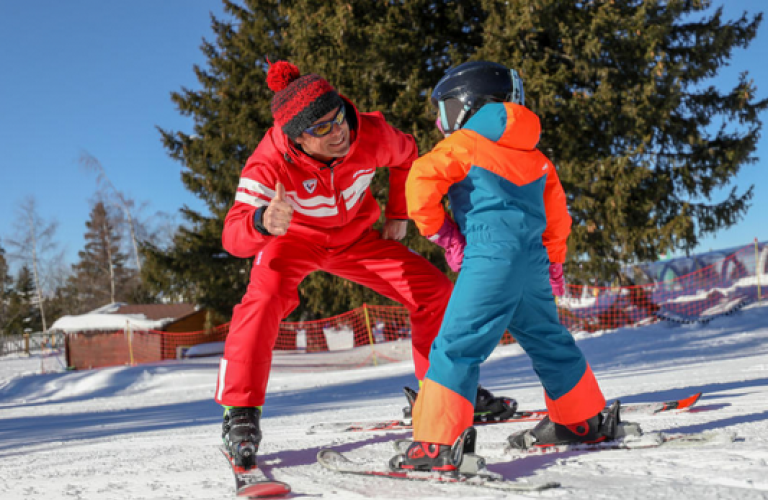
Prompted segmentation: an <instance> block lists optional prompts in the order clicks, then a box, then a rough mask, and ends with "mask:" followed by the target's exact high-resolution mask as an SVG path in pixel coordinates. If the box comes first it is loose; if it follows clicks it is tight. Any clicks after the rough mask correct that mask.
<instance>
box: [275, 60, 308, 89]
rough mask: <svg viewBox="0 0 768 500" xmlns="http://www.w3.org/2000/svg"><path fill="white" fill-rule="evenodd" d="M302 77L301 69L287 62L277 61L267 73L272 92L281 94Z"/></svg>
mask: <svg viewBox="0 0 768 500" xmlns="http://www.w3.org/2000/svg"><path fill="white" fill-rule="evenodd" d="M300 76H301V72H300V71H299V68H297V67H296V66H294V65H293V64H291V63H289V62H287V61H277V62H276V63H275V64H272V65H270V67H269V71H268V72H267V86H268V87H269V88H270V89H271V90H272V92H280V91H281V90H283V89H284V88H285V87H287V86H288V85H290V84H291V82H292V81H294V80H296V79H297V78H299V77H300Z"/></svg>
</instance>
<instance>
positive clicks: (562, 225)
mask: <svg viewBox="0 0 768 500" xmlns="http://www.w3.org/2000/svg"><path fill="white" fill-rule="evenodd" d="M544 209H545V211H546V213H547V228H546V229H545V230H544V234H543V235H542V243H544V246H545V247H547V254H548V255H549V261H550V262H560V263H563V262H565V254H566V253H567V251H568V235H570V234H571V215H570V214H569V213H568V204H567V200H566V198H565V191H563V186H562V184H560V177H558V175H557V171H556V170H555V167H554V165H552V164H551V163H550V168H549V172H548V173H547V182H546V185H545V186H544Z"/></svg>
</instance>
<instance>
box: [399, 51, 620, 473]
mask: <svg viewBox="0 0 768 500" xmlns="http://www.w3.org/2000/svg"><path fill="white" fill-rule="evenodd" d="M432 104H433V105H434V106H435V107H436V108H437V110H438V119H437V126H438V128H439V129H440V131H441V132H442V133H443V135H445V137H446V138H445V139H444V140H443V141H441V142H440V143H439V144H438V145H437V146H436V147H435V148H434V149H433V150H432V151H431V152H430V153H428V154H426V155H425V156H423V157H422V158H419V159H418V160H416V161H415V162H414V163H413V166H412V168H411V171H410V173H409V175H408V180H407V181H406V199H407V203H408V215H409V217H410V218H411V219H413V220H414V221H415V223H416V226H417V227H418V229H419V231H420V232H421V234H423V235H424V236H427V237H428V238H429V239H430V240H431V241H433V242H435V243H437V244H438V245H440V246H442V247H443V248H444V249H445V250H446V253H445V257H446V260H447V261H448V263H449V265H450V266H451V267H452V268H453V269H454V270H455V271H458V270H460V269H461V274H460V275H459V278H458V280H457V282H456V284H455V286H454V290H453V294H452V296H451V299H450V302H449V303H448V308H447V309H446V312H445V316H444V318H443V322H442V326H441V328H440V332H439V333H438V336H437V339H436V340H435V342H434V343H433V345H432V349H431V351H430V355H429V359H430V368H429V370H428V371H427V374H426V377H425V379H424V384H423V388H422V390H421V391H420V392H419V396H418V398H417V400H416V405H415V407H414V428H413V439H414V442H413V443H412V444H411V446H410V447H409V448H408V450H407V451H406V453H405V454H404V455H400V456H397V457H395V458H394V459H393V461H392V462H391V464H392V466H393V467H394V468H400V469H411V470H413V469H415V470H435V471H442V472H445V471H451V470H455V468H456V465H455V463H454V462H455V460H451V459H450V457H449V455H450V451H451V445H452V444H453V443H454V442H455V441H456V440H457V438H458V437H459V436H460V435H461V434H462V433H463V432H464V431H465V429H467V428H469V427H470V426H471V425H472V421H473V402H474V401H475V391H476V389H477V378H478V368H479V365H480V363H482V361H483V360H485V359H486V358H487V357H488V356H489V355H490V354H491V352H492V351H493V349H494V348H495V347H496V345H498V343H499V341H500V340H501V337H502V335H503V334H504V331H505V330H507V329H509V331H510V332H511V333H512V335H513V336H514V337H515V339H516V340H517V342H518V343H519V344H520V346H521V347H522V348H523V349H524V350H525V352H526V353H527V354H528V355H529V356H530V358H531V361H532V363H533V367H534V370H535V371H536V373H537V374H538V376H539V379H540V380H541V382H542V384H543V386H544V389H545V400H546V404H547V408H548V409H549V417H548V418H546V419H544V420H543V421H542V422H540V423H539V425H537V426H536V427H535V428H534V429H532V430H529V431H526V432H524V433H521V434H518V435H513V436H510V444H511V445H512V446H514V447H518V448H527V447H529V446H541V445H547V444H554V443H564V442H589V441H600V440H603V439H608V438H611V437H612V436H611V435H610V432H607V428H608V427H612V426H604V425H602V424H603V419H604V417H603V415H602V413H601V412H602V410H603V408H604V406H605V398H604V397H603V394H602V392H601V391H600V388H599V386H598V383H597V381H596V379H595V376H594V375H593V373H592V370H591V369H590V367H589V365H588V364H587V361H586V360H585V358H584V356H583V354H582V353H581V350H580V349H579V348H578V347H577V346H576V344H575V342H574V340H573V337H572V336H571V334H570V333H569V332H568V330H566V329H565V327H563V326H562V325H561V324H560V321H559V319H558V316H557V307H556V305H555V301H554V297H553V292H554V293H556V294H558V295H562V294H563V292H564V282H563V272H562V263H563V262H564V261H565V254H566V241H567V238H568V235H569V233H570V228H571V217H570V215H569V214H568V208H567V206H566V198H565V193H564V192H563V188H562V186H561V185H560V181H559V179H558V176H557V172H556V171H555V168H554V166H553V164H552V163H551V162H550V161H549V160H548V159H547V158H546V157H545V156H544V155H543V154H542V153H541V152H540V151H539V150H537V149H536V144H537V143H538V141H539V136H540V133H541V128H540V124H539V119H538V117H537V116H536V115H535V114H534V113H533V112H531V111H530V110H529V109H527V108H525V107H524V95H523V85H522V81H521V80H520V78H519V76H518V75H517V72H516V71H515V70H508V69H507V68H505V67H504V66H502V65H499V64H496V63H492V62H484V61H477V62H468V63H464V64H461V65H459V66H457V67H456V68H453V69H451V70H449V71H448V72H447V73H446V74H445V76H444V77H443V78H442V79H441V80H440V82H439V83H438V84H437V86H436V87H435V90H434V92H433V93H432ZM445 195H448V197H449V200H450V203H451V209H452V211H453V215H454V217H455V222H454V220H453V219H451V218H450V217H449V216H448V215H447V214H446V213H445V212H444V210H443V207H442V198H443V196H445Z"/></svg>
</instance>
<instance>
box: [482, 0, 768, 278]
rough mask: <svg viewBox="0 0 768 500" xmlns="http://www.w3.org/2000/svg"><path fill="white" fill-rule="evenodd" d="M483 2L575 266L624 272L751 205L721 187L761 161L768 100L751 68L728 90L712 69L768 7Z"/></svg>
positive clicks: (691, 242)
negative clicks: (568, 223) (758, 151)
mask: <svg viewBox="0 0 768 500" xmlns="http://www.w3.org/2000/svg"><path fill="white" fill-rule="evenodd" d="M483 3H484V5H486V7H487V9H488V13H489V15H488V17H487V21H486V23H485V32H484V43H483V46H482V47H480V48H479V49H478V51H477V52H476V53H475V54H474V55H473V57H474V58H477V59H490V60H495V61H498V62H501V63H503V64H507V65H509V66H510V67H514V68H517V69H518V70H519V71H520V72H521V73H522V76H523V79H524V81H525V90H526V104H527V105H528V107H530V108H531V109H533V110H534V111H535V112H536V113H537V114H538V115H539V116H540V117H541V122H542V129H543V130H542V137H541V143H540V148H541V149H542V150H543V151H544V152H545V153H546V154H548V156H550V158H551V159H552V160H553V161H554V162H555V164H556V165H557V167H558V173H559V175H560V178H561V180H562V183H563V186H564V188H565V191H566V193H567V195H568V199H569V206H570V211H571V215H572V216H573V219H574V225H573V233H572V235H571V238H570V240H569V261H570V262H571V264H572V265H570V266H568V267H567V271H568V274H569V275H570V277H575V278H581V279H582V280H586V279H587V278H589V277H592V278H595V277H600V278H601V279H602V280H605V281H612V279H613V278H614V277H616V276H617V273H618V270H619V267H620V266H622V265H626V264H629V263H633V262H647V261H655V260H657V259H658V257H659V255H662V254H664V253H665V252H667V251H669V250H673V249H677V250H683V251H685V252H689V251H691V250H693V249H694V248H695V247H696V245H697V244H698V242H699V239H700V238H701V237H702V236H704V235H707V234H714V233H716V232H717V231H718V230H720V229H724V228H727V227H729V226H732V225H733V224H735V223H736V222H738V221H739V220H740V218H741V217H742V216H743V215H744V214H745V213H746V210H747V208H748V207H749V200H750V199H751V197H752V188H751V187H742V189H741V190H737V189H736V188H734V189H733V190H732V191H730V193H728V194H727V195H726V196H725V197H724V199H721V200H716V199H714V198H715V197H714V196H713V195H715V193H716V192H717V191H716V190H717V189H719V188H726V187H728V184H729V183H730V182H731V181H732V179H733V178H734V176H735V175H736V174H737V173H738V172H739V171H740V170H741V168H742V167H744V166H745V165H749V164H752V163H754V162H755V161H756V159H755V157H754V156H753V153H754V152H755V147H756V143H757V139H758V137H759V131H760V128H761V122H760V120H759V118H758V114H759V112H760V111H762V110H764V109H765V108H766V105H767V102H766V100H762V101H757V100H756V98H755V90H756V89H755V86H754V83H753V82H752V81H751V80H750V79H749V78H748V75H747V73H743V74H742V75H741V77H740V80H739V82H738V84H737V85H736V86H735V87H734V88H733V89H730V90H726V91H721V90H719V89H716V88H714V87H712V86H709V85H708V84H707V80H708V79H710V78H711V77H713V76H714V75H716V74H717V72H718V70H719V69H720V68H721V67H723V65H725V64H726V63H727V61H728V59H729V58H730V56H731V54H732V53H733V51H734V49H736V48H740V47H746V46H747V45H748V44H749V42H750V41H751V40H752V39H754V37H755V36H756V34H757V28H758V26H759V25H760V23H761V21H762V14H758V15H757V16H755V17H754V18H752V19H749V18H748V17H747V16H746V15H745V16H743V17H741V18H740V19H737V20H735V21H726V20H724V19H723V17H722V9H717V10H715V11H714V12H713V13H711V14H707V13H705V12H704V11H705V10H707V9H708V8H709V7H710V4H711V2H709V1H704V0H698V1H697V0H669V1H661V0H656V1H643V2H638V1H635V0H614V1H610V2H608V1H589V2H562V1H559V0H540V1H536V2H530V1H510V2H501V1H485V2H483Z"/></svg>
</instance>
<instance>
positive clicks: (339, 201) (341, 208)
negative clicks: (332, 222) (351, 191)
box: [323, 162, 347, 225]
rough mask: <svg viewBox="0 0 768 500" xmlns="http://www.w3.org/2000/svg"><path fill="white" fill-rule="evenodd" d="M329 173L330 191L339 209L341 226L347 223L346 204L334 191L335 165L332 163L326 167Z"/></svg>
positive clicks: (339, 193)
mask: <svg viewBox="0 0 768 500" xmlns="http://www.w3.org/2000/svg"><path fill="white" fill-rule="evenodd" d="M323 168H327V169H328V170H329V171H330V172H331V190H332V191H333V196H334V198H336V206H337V207H339V215H340V216H341V224H342V225H343V224H346V223H347V204H346V202H345V201H344V195H343V194H342V193H341V192H340V191H338V190H337V189H336V181H335V177H336V174H335V172H334V168H335V165H334V164H333V162H331V163H328V165H327V166H326V167H323Z"/></svg>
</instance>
